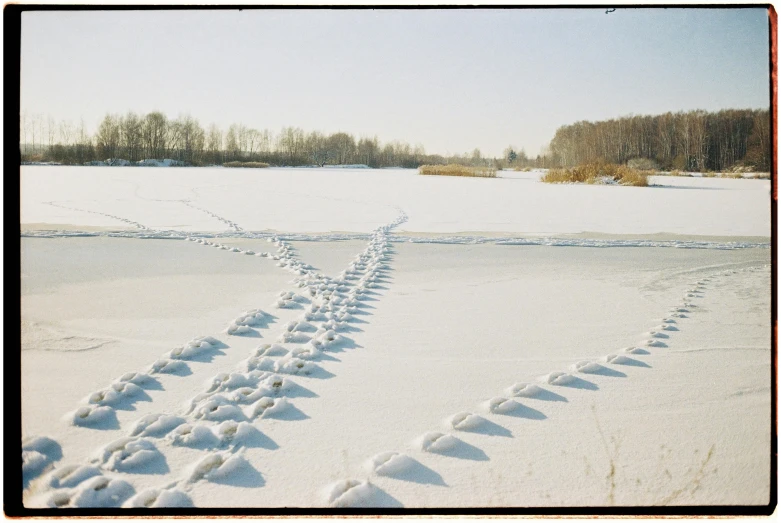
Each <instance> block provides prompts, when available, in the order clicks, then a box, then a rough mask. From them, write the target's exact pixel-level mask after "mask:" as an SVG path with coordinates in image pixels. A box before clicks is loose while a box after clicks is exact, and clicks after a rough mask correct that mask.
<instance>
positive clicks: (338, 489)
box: [326, 479, 372, 508]
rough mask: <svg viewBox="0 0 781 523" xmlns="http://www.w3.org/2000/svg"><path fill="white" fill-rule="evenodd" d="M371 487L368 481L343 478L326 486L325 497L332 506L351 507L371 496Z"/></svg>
mask: <svg viewBox="0 0 781 523" xmlns="http://www.w3.org/2000/svg"><path fill="white" fill-rule="evenodd" d="M371 493H372V487H371V483H369V482H368V481H359V480H357V479H343V480H341V481H338V482H336V483H335V484H334V485H332V486H331V487H329V488H328V490H327V492H326V499H327V500H328V504H329V505H330V506H332V507H335V508H338V507H351V506H353V505H355V504H357V503H359V502H360V501H362V500H363V499H365V498H368V497H369V496H371Z"/></svg>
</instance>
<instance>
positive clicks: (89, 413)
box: [65, 406, 114, 426]
mask: <svg viewBox="0 0 781 523" xmlns="http://www.w3.org/2000/svg"><path fill="white" fill-rule="evenodd" d="M113 413H114V409H112V408H111V407H107V406H88V407H79V408H78V409H76V410H75V411H73V412H69V413H68V414H66V415H65V421H67V422H69V423H70V424H72V425H79V426H89V425H94V424H96V423H100V422H101V421H104V420H107V419H109V418H110V417H111V415H112V414H113Z"/></svg>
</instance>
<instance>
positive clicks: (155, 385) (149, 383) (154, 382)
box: [138, 376, 165, 390]
mask: <svg viewBox="0 0 781 523" xmlns="http://www.w3.org/2000/svg"><path fill="white" fill-rule="evenodd" d="M138 386H139V387H141V388H142V389H145V390H165V389H163V384H162V383H160V380H158V379H157V378H153V377H152V376H149V377H148V378H147V379H145V380H144V381H143V382H141V383H139V384H138Z"/></svg>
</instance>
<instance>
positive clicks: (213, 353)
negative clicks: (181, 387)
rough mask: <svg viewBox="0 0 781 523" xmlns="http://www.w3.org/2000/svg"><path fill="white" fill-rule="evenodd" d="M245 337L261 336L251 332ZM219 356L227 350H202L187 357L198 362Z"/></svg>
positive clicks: (212, 359)
mask: <svg viewBox="0 0 781 523" xmlns="http://www.w3.org/2000/svg"><path fill="white" fill-rule="evenodd" d="M253 332H255V331H253ZM244 337H245V338H259V337H260V334H258V335H257V336H253V335H251V334H246V335H244ZM217 356H225V352H223V351H221V350H219V349H217V350H214V351H209V352H201V353H200V354H194V355H193V356H189V357H188V358H187V361H195V362H198V363H211V362H213V361H214V358H216V357H217ZM179 361H181V360H179Z"/></svg>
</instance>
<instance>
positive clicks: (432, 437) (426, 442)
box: [417, 432, 458, 452]
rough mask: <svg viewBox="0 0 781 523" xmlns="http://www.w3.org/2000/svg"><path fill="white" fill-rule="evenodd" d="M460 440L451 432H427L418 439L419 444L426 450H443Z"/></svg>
mask: <svg viewBox="0 0 781 523" xmlns="http://www.w3.org/2000/svg"><path fill="white" fill-rule="evenodd" d="M456 443H458V440H457V439H456V438H454V437H453V436H451V435H450V434H443V433H441V432H427V433H425V434H423V436H421V437H420V438H418V440H417V446H418V447H419V448H420V449H421V450H424V451H426V452H441V451H444V450H448V449H450V448H453V447H454V446H455V445H456Z"/></svg>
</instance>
